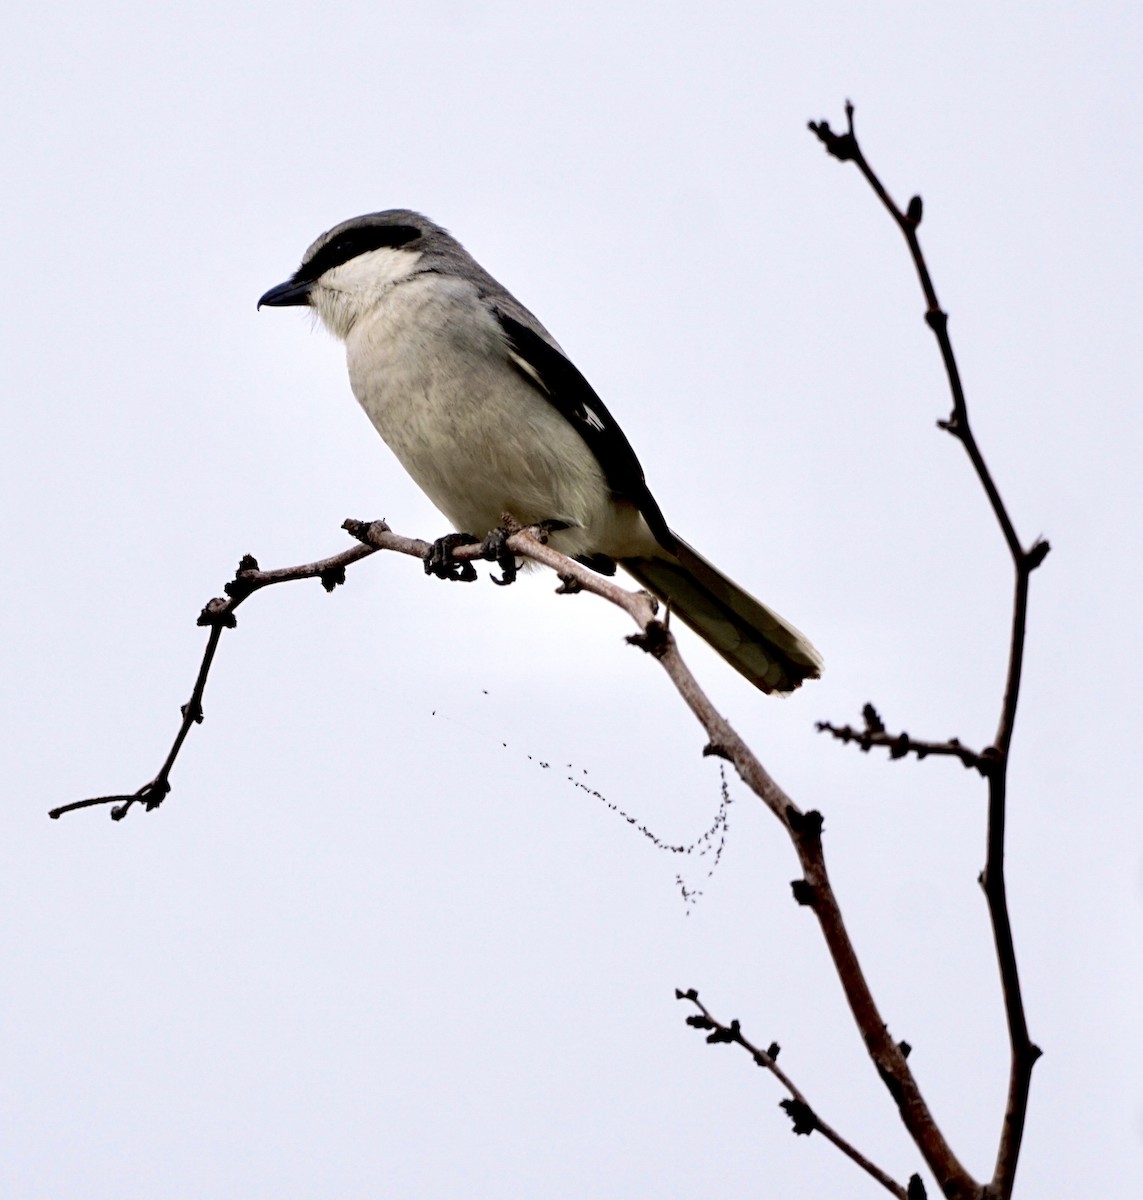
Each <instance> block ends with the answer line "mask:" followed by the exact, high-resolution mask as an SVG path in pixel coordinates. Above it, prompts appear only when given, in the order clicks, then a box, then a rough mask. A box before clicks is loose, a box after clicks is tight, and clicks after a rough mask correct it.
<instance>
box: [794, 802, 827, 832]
mask: <svg viewBox="0 0 1143 1200" xmlns="http://www.w3.org/2000/svg"><path fill="white" fill-rule="evenodd" d="M786 824H787V825H789V827H790V829H791V830H792V831H793V832H794V833H796V834H798V836H799V837H809V838H815V839H817V838H820V837H821V835H822V829H823V827H824V826H825V817H823V816H822V814H821V813H820V812H818V810H817V809H816V808H811V809H810V810H809V812H802V811H801V809H799V808H796V807H795V806H794V805H793V804H787V805H786Z"/></svg>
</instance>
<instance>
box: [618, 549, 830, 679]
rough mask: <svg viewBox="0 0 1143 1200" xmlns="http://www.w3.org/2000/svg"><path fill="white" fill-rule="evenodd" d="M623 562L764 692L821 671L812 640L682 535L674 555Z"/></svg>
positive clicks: (630, 559) (648, 588)
mask: <svg viewBox="0 0 1143 1200" xmlns="http://www.w3.org/2000/svg"><path fill="white" fill-rule="evenodd" d="M621 565H622V567H623V568H624V569H625V570H626V571H628V572H629V573H630V574H631V575H633V576H634V577H635V579H637V580H638V581H639V583H641V584H642V585H643V586H644V587H645V588H646V589H647V590H648V591H650V592H653V593H654V594H655V595H656V596H658V597H659V598H660V599H662V600H665V601H666V602H667V603H668V604H669V605H670V606H671V610H672V612H674V613H675V614H676V615H677V616H678V617H680V618H681V619H682V620H683V621H684V622H685V623H686V624H687V625H689V626H690V627H691V628H692V629H693V630H694V631H695V633H697V634H698V635H699V637H701V638H702V639H703V640H704V641H706V642H707V643H708V644H709V645H710V646H711V647H712V648H713V649H715V650H717V651H718V653H719V654H721V655H722V657H723V658H725V659H726V661H727V662H728V663H730V665H731V666H732V667H734V669H735V670H736V671H738V672H739V673H740V674H742V675H744V676H745V677H746V678H747V679H749V680H750V682H751V683H752V684H754V686H755V687H757V688H761V690H762V691H764V692H778V693H779V694H785V693H788V692H792V691H793V690H794V689H795V688H796V687H798V686H799V685H800V684H801V683H803V682H804V681H805V680H807V679H817V678H818V676H819V675H821V667H822V658H821V655H820V654H819V653H818V652H817V651H816V650H815V649H814V648H813V646H812V645H811V644H810V642H809V641H808V639H806V638H805V637H804V636H803V635H802V634H800V633H799V632H798V631H797V630H796V629H795V628H794V627H793V625H791V624H790V623H789V622H788V621H785V620H783V619H782V618H781V617H780V616H778V614H777V613H776V612H774V610H773V609H770V608H767V607H766V606H765V605H764V604H760V603H759V602H758V601H757V600H755V599H754V597H753V596H751V595H750V594H749V593H747V592H744V591H743V590H742V588H740V587H739V586H738V584H736V583H735V582H734V581H733V580H731V579H728V578H727V577H726V576H725V575H723V574H722V572H721V571H719V570H718V568H717V567H715V566H714V565H713V564H712V563H710V562H708V561H707V560H706V559H705V558H703V556H702V555H701V554H699V553H698V551H697V550H695V549H693V548H692V547H690V546H688V545H687V544H686V542H684V541H683V540H682V539H681V538H680V539H678V541H677V547H676V550H675V553H674V554H672V555H670V556H668V552H666V551H664V553H663V556H662V557H655V558H625V559H623V560H622V562H621Z"/></svg>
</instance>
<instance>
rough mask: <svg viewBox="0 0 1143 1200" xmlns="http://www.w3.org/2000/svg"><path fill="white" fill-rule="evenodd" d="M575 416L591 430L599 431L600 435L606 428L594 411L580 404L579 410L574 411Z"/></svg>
mask: <svg viewBox="0 0 1143 1200" xmlns="http://www.w3.org/2000/svg"><path fill="white" fill-rule="evenodd" d="M576 416H578V417H580V419H581V420H583V421H584V422H585V423H586V424H588V425H590V426H591V427H592V429H597V430H599V432H600V433H602V432H603V430H604V429H605V428H606V427H605V426H604V424H603V421H602V419H601V418H600V416H599V414H598V413H597V412H596V411H595V410H594V409H591V408H588V406H587V405H586V404H581V405H580V406H579V408H577V409H576Z"/></svg>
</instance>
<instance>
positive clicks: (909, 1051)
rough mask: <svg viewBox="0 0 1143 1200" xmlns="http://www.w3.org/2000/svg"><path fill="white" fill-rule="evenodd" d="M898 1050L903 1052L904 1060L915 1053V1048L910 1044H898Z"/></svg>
mask: <svg viewBox="0 0 1143 1200" xmlns="http://www.w3.org/2000/svg"><path fill="white" fill-rule="evenodd" d="M897 1049H898V1050H900V1051H901V1057H902V1058H908V1057H909V1055H910V1054H912V1053H913V1047H912V1046H910V1045H909V1043H908V1042H898V1043H897Z"/></svg>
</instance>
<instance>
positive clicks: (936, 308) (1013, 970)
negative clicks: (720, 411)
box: [810, 102, 1050, 1200]
mask: <svg viewBox="0 0 1143 1200" xmlns="http://www.w3.org/2000/svg"><path fill="white" fill-rule="evenodd" d="M845 114H846V121H847V126H848V128H847V131H846V132H845V133H844V134H837V133H834V132H833V130H832V129H830V127H829V124H828V123H827V122H825V121H821V122H813V121H811V122H810V129H811V130H813V132H814V133H815V134H816V135H817V136H818V138H819V139H820V140H821V142H822V143H823V144H824V145H825V147H826V149H827V151H828V152H829V153H830V154H832V155H833V156H834V157H835V158H838V159H840V160H841V161H843V162H845V161H851V162H854V163H856V165H857V167H858V169H859V170H860V171H861V173H862V175H863V176H864V177H865V179H866V181H867V182H868V183H869V186H870V187H871V188H872V189H873V190H874V192H875V193H876V194H877V196H878V198H879V199H880V200H881V202H882V204H884V205H885V207H886V209H888V211H889V214H890V216H892V218H893V220H894V221H895V222H896V224H897V227H898V228H899V229H900V230H901V232H902V234H903V235H904V237H905V241H906V242H907V243H908V246H909V253H910V254H911V256H912V258H913V265H914V266H915V267H916V270H917V277H918V279H919V281H920V284H921V291H922V292H923V293H924V296H925V306H926V307H925V323H926V324H927V325H928V326H929V328H930V329H931V330H932V331H933V334H934V336H935V337H936V339H937V344H938V346H939V347H940V353H941V360H942V362H943V363H944V367H945V373H946V375H947V376H948V383H949V390H950V392H951V394H952V412H951V414H950V416H949V417H948V419H947V420H943V421H938V425H939V426H940V427H941V428H942V429H944V430H946V431H947V432H949V433H951V434H952V435H953V436H954V437H956V438H957V439H959V441H960V443H961V445H963V446H964V449H965V452H966V453H967V454H968V457H969V460H970V461H971V463H972V466H973V470H974V471H975V472H976V475H977V478H978V479H979V481H980V484H981V487H982V488H983V489H984V493H985V495H986V496H987V497H988V503H989V505H990V506H991V508H992V512H993V514H994V516H995V517H996V521H997V524H998V525H999V526H1000V532H1001V534H1002V535H1003V538H1004V543H1005V545H1006V546H1007V547H1008V552H1009V554H1010V556H1011V558H1012V564H1013V568H1014V572H1015V588H1014V593H1015V594H1014V597H1013V604H1012V633H1011V639H1010V644H1009V651H1008V670H1007V674H1006V679H1005V684H1004V699H1003V702H1002V704H1001V710H1000V720H999V723H998V726H997V731H996V739H995V741H994V742H993V744H992V746H990V747H989V748H988V749H987V750H985V751H983V752H982V754H981V755H980V756H979V758H980V759H981V761H982V762H983V763H984V764H985V766H986V767H987V769H986V770H983V771H982V773H983V774H984V775H985V776H986V777H987V779H988V837H987V859H986V866H985V869H984V871H983V873H982V874H981V884H982V886H983V887H984V891H985V895H986V897H987V901H988V913H989V919H990V921H991V923H992V930H993V938H994V940H995V943H996V956H997V962H998V964H999V969H1000V980H1001V987H1002V990H1003V993H1004V1009H1005V1014H1006V1017H1007V1021H1008V1036H1009V1042H1010V1046H1011V1062H1010V1069H1009V1080H1008V1099H1007V1104H1006V1107H1005V1112H1004V1120H1003V1125H1002V1129H1001V1134H1000V1139H999V1145H998V1148H997V1156H996V1166H995V1169H994V1171H993V1176H992V1179H991V1181H990V1182H989V1184H988V1185H987V1188H986V1191H987V1194H988V1195H989V1196H990V1197H997V1198H998V1200H1007V1198H1008V1197H1010V1196H1011V1194H1012V1188H1013V1186H1014V1184H1015V1178H1016V1164H1017V1161H1018V1159H1019V1156H1020V1145H1021V1142H1022V1139H1023V1136H1024V1124H1025V1120H1026V1117H1027V1110H1028V1096H1029V1091H1030V1088H1031V1079H1032V1067H1033V1065H1034V1064H1035V1061H1036V1059H1037V1058H1038V1057H1039V1055H1040V1050H1039V1048H1038V1047H1037V1046H1036V1045H1034V1044H1033V1042H1032V1040H1031V1038H1030V1037H1029V1035H1028V1023H1027V1018H1026V1016H1025V1013H1024V1000H1023V995H1022V992H1021V988H1020V976H1019V972H1018V971H1017V966H1016V951H1015V946H1014V944H1013V938H1012V926H1011V920H1010V917H1009V913H1008V899H1007V889H1006V886H1005V879H1004V828H1005V817H1006V812H1005V805H1006V798H1007V786H1008V755H1009V750H1010V748H1011V745H1012V733H1013V729H1014V727H1015V722H1016V707H1017V703H1018V701H1019V697H1020V678H1021V671H1022V667H1023V662H1024V639H1025V632H1026V627H1027V611H1028V582H1029V577H1030V576H1031V574H1032V572H1033V571H1034V570H1035V569H1036V568H1037V567H1038V566H1039V565H1040V564H1041V563H1042V562H1043V561H1044V559H1045V558H1046V557H1047V554H1048V551H1049V549H1050V546H1049V545H1048V543H1047V541H1045V540H1044V539H1042V538H1040V539H1037V540H1036V541H1034V542H1033V543H1032V544H1031V546H1029V547H1028V549H1024V546H1023V544H1022V543H1021V541H1020V539H1019V537H1018V536H1017V534H1016V528H1015V525H1014V524H1013V522H1012V518H1011V517H1010V516H1009V513H1008V509H1007V507H1006V505H1005V504H1004V501H1003V499H1002V498H1001V496H1000V492H999V490H998V489H997V486H996V483H995V481H994V480H993V478H992V473H991V471H990V470H989V469H988V465H987V464H986V463H985V461H984V456H983V455H982V454H981V451H980V447H979V446H978V445H977V442H976V438H975V436H974V435H973V432H972V427H971V425H970V424H969V419H968V408H967V405H966V402H965V396H964V387H963V385H962V383H961V378H960V370H959V368H958V366H957V362H956V356H955V355H954V353H953V348H952V341H951V339H950V338H949V331H948V314H947V313H946V312H945V311H944V310H943V309H942V308H941V306H940V304H939V302H938V301H937V293H936V289H935V288H934V286H933V281H932V277H931V275H930V274H929V268H928V265H927V263H926V262H925V257H924V254H923V253H922V251H921V246H920V242H919V240H918V238H917V229H918V227H919V226H920V223H921V216H922V211H923V207H922V204H921V198H920V197H919V196H914V197H913V199H912V200H911V201H910V202H909V205H908V208H907V209H906V211H905V212H902V211H901V209H900V208H898V207H897V205H896V203H895V202H894V201H893V199H892V197H891V196H890V195H889V193H888V192H887V191H886V190H885V187H884V186H883V184H882V183H881V180H880V179H879V178H878V177H877V175H876V174H875V173H874V171H873V169H872V168H871V167H870V166H869V163H868V162H867V160H866V158H865V155H864V154H863V153H862V151H861V147H860V145H859V144H858V141H857V135H856V133H855V131H854V125H853V105H852V104H850V103H848V102H847V103H846V106H845ZM871 744H873V743H871ZM966 765H967V764H966ZM946 1194H948V1193H947V1192H946Z"/></svg>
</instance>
